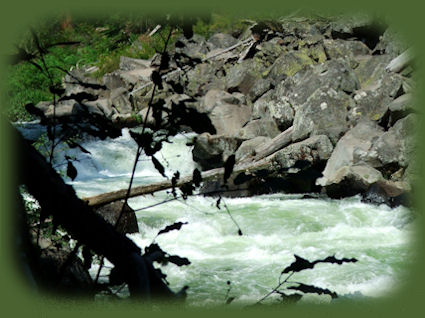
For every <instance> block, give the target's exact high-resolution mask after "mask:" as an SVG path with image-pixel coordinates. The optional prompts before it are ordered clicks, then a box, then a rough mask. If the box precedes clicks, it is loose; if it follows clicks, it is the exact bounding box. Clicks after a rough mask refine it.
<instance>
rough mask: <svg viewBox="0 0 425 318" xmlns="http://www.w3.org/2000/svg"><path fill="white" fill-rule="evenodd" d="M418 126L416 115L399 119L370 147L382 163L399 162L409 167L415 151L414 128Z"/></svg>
mask: <svg viewBox="0 0 425 318" xmlns="http://www.w3.org/2000/svg"><path fill="white" fill-rule="evenodd" d="M416 127H418V125H417V118H416V115H414V114H410V115H408V116H407V117H405V118H402V119H400V120H398V121H397V122H396V123H395V124H394V126H393V127H391V128H390V129H389V130H388V131H386V132H385V133H383V134H382V135H381V136H380V137H379V138H378V139H377V140H376V141H375V142H374V143H373V146H372V147H371V149H370V153H371V154H373V155H374V156H376V158H377V159H378V160H379V161H380V163H381V164H382V165H388V164H397V165H399V166H401V167H407V166H408V165H409V162H410V160H411V159H412V157H413V154H414V151H415V141H414V130H415V128H416Z"/></svg>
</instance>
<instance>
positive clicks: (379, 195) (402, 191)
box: [362, 180, 410, 207]
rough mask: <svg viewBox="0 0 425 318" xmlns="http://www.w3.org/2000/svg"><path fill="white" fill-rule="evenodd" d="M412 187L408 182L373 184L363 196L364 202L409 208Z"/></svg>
mask: <svg viewBox="0 0 425 318" xmlns="http://www.w3.org/2000/svg"><path fill="white" fill-rule="evenodd" d="M409 192H410V186H409V184H408V183H406V182H392V181H388V180H380V181H378V182H376V183H373V184H372V185H371V186H370V187H369V188H368V189H367V191H366V192H364V193H363V194H362V201H363V202H367V203H373V204H386V205H389V206H390V207H396V206H399V205H404V206H409V205H410V202H409V198H408V196H409Z"/></svg>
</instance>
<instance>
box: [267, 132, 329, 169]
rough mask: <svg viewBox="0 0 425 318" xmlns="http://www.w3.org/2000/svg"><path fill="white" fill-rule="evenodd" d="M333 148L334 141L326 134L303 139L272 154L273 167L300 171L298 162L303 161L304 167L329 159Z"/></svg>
mask: <svg viewBox="0 0 425 318" xmlns="http://www.w3.org/2000/svg"><path fill="white" fill-rule="evenodd" d="M332 150H333V146H332V143H331V142H330V140H329V138H328V137H327V136H325V135H317V136H312V137H310V138H307V139H305V140H303V141H300V142H297V143H293V144H291V145H289V146H287V147H285V148H283V149H282V150H279V151H277V152H275V153H274V154H272V155H270V158H271V162H272V165H273V169H276V170H277V171H279V170H281V169H290V168H294V166H295V168H294V170H293V171H292V172H298V170H299V169H300V168H297V167H296V163H297V162H302V165H303V168H305V166H306V165H313V164H315V163H317V162H318V161H325V160H328V159H329V158H330V156H331V153H332Z"/></svg>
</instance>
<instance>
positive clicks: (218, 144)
mask: <svg viewBox="0 0 425 318" xmlns="http://www.w3.org/2000/svg"><path fill="white" fill-rule="evenodd" d="M242 141H243V140H242V139H239V138H235V137H229V136H223V135H210V134H209V133H203V134H200V135H198V136H197V138H196V140H195V142H194V147H193V150H192V157H193V160H194V161H196V162H197V163H198V164H199V165H200V166H201V168H202V170H209V169H214V168H220V167H223V165H224V162H225V161H226V160H227V158H228V157H229V156H230V155H232V154H234V153H235V152H236V149H238V147H239V146H240V144H241V143H242Z"/></svg>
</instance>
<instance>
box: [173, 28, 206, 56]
mask: <svg viewBox="0 0 425 318" xmlns="http://www.w3.org/2000/svg"><path fill="white" fill-rule="evenodd" d="M207 52H208V45H207V42H206V41H205V38H204V37H203V36H201V35H199V34H194V35H193V36H192V38H190V39H186V38H185V37H183V36H181V37H180V38H179V39H178V41H177V43H176V53H178V54H182V56H183V57H184V58H183V59H181V60H180V62H182V63H185V62H188V61H189V60H191V59H198V60H202V59H203V58H205V56H206V54H207ZM186 58H187V59H186Z"/></svg>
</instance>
